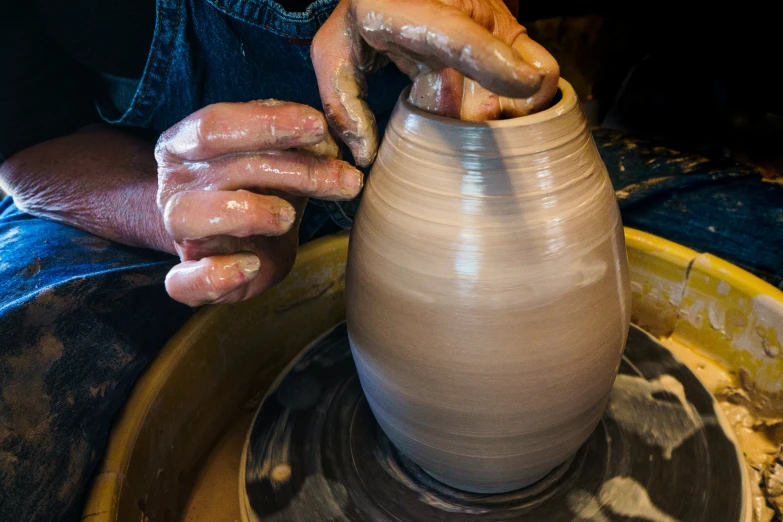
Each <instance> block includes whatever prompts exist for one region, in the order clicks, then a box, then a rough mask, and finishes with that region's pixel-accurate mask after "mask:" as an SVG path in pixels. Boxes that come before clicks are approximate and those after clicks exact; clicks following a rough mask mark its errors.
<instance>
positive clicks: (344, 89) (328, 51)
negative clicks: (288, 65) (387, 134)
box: [310, 1, 378, 167]
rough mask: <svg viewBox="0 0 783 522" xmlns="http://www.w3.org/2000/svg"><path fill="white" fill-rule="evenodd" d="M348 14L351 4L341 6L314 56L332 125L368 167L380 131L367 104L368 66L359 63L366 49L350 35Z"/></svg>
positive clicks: (312, 51)
mask: <svg viewBox="0 0 783 522" xmlns="http://www.w3.org/2000/svg"><path fill="white" fill-rule="evenodd" d="M347 11H348V4H347V2H345V1H342V2H340V3H339V4H338V5H337V7H336V8H335V10H334V11H333V12H332V15H331V16H330V17H329V19H328V20H327V21H326V23H324V25H323V26H322V27H321V29H320V30H319V31H318V33H316V35H315V38H314V39H313V44H312V47H311V49H310V56H311V58H312V62H313V68H314V69H315V75H316V78H317V79H318V90H319V91H320V94H321V101H322V103H323V106H324V115H325V116H326V119H327V121H328V122H329V125H330V126H331V127H332V128H333V129H334V130H335V132H336V133H337V135H338V136H339V137H340V139H341V140H342V141H343V142H344V143H345V144H346V145H347V146H348V148H350V149H351V154H353V157H354V159H355V160H356V164H357V165H359V166H360V167H367V166H369V165H370V164H371V163H372V162H373V160H374V159H375V154H376V152H377V151H378V129H377V126H376V124H375V116H373V113H372V111H371V110H370V107H369V106H368V105H367V102H366V97H367V78H366V76H365V73H364V70H366V69H367V67H365V66H364V64H357V63H355V60H356V57H358V56H361V55H362V52H363V49H361V47H362V46H361V44H360V43H359V42H355V41H354V40H353V39H352V37H351V36H350V35H351V34H352V31H350V29H349V28H348V26H347V16H346V15H347Z"/></svg>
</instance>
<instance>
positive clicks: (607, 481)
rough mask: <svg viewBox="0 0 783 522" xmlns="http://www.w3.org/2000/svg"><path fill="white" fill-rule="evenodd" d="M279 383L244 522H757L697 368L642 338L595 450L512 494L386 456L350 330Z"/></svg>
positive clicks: (261, 420) (262, 418)
mask: <svg viewBox="0 0 783 522" xmlns="http://www.w3.org/2000/svg"><path fill="white" fill-rule="evenodd" d="M281 375H282V379H278V381H277V382H279V385H277V386H273V387H272V388H270V390H269V393H268V394H267V395H266V396H265V398H264V400H263V401H262V403H261V406H260V407H259V409H258V412H257V415H256V418H255V420H254V421H253V426H252V428H251V430H250V431H249V432H248V438H247V443H246V444H245V447H244V452H245V453H244V455H245V457H244V459H243V465H242V467H241V468H240V473H239V476H240V481H241V486H240V488H241V491H242V493H243V495H242V498H241V505H242V507H243V509H244V513H246V515H247V516H246V518H245V520H247V521H249V522H250V521H252V522H280V521H283V520H285V521H288V522H300V521H301V522H314V521H324V522H326V521H335V520H341V521H345V522H349V521H351V522H354V521H355V522H365V521H369V520H372V521H373V522H393V521H394V522H397V521H406V522H441V521H444V522H445V521H448V522H473V521H476V522H478V521H482V522H485V521H488V520H494V521H500V520H503V521H507V522H541V521H547V522H573V521H574V520H578V521H588V520H593V521H596V522H610V521H611V522H615V521H619V520H635V521H648V522H750V518H749V516H748V515H750V510H749V508H748V506H749V505H750V502H749V501H750V488H749V485H748V482H747V473H745V468H744V463H743V461H742V457H741V453H740V448H739V446H738V444H737V443H736V440H735V438H734V436H733V434H732V433H731V428H730V427H729V425H728V422H726V421H725V418H724V417H725V416H724V415H723V414H722V413H721V412H720V409H719V407H718V405H717V403H716V402H715V401H714V400H713V398H712V396H710V394H709V392H707V390H706V389H705V388H704V386H703V385H702V384H701V383H700V382H699V380H698V379H697V378H696V377H695V376H694V375H693V373H692V372H691V371H690V370H689V369H688V367H687V366H685V365H683V364H682V363H681V362H679V361H678V360H676V359H675V358H674V357H673V356H672V355H671V352H669V351H668V350H667V349H666V348H665V347H663V346H662V345H661V344H659V343H658V342H656V340H655V339H654V338H653V337H651V336H650V335H648V334H646V333H645V332H643V331H642V330H640V329H638V328H637V327H635V326H631V328H630V331H629V334H628V342H627V345H626V349H625V351H624V354H623V358H622V362H621V364H620V368H619V375H618V377H617V379H616V380H615V385H614V387H613V389H612V393H611V394H610V398H609V406H608V407H607V409H606V412H605V414H604V416H603V418H602V419H601V422H599V424H598V426H597V427H596V429H595V430H593V432H592V434H591V435H590V436H589V438H588V440H587V442H586V443H585V444H584V445H582V447H581V448H580V449H579V450H578V451H577V452H576V454H575V455H574V456H573V457H571V458H569V459H568V460H566V461H565V462H564V463H563V464H561V465H559V466H557V467H556V468H555V469H554V470H553V471H552V472H551V473H549V474H548V475H547V476H546V477H544V478H543V479H542V480H539V481H538V482H536V483H535V484H533V485H531V486H528V487H526V488H523V489H520V490H515V491H511V492H508V493H500V494H489V495H487V494H480V493H471V492H467V491H464V490H458V489H454V488H452V487H450V486H448V485H446V484H443V483H442V482H439V481H437V480H435V479H434V478H433V477H432V476H431V475H430V474H428V473H427V472H426V471H424V470H422V469H421V467H419V466H418V465H417V464H416V463H414V462H413V461H412V460H411V459H409V458H408V457H406V456H405V454H403V453H401V452H400V451H399V450H398V449H397V448H396V447H395V446H394V445H392V444H391V442H390V441H389V439H388V438H387V437H386V436H385V434H384V432H383V430H381V428H380V427H379V426H378V424H377V423H376V422H375V416H374V415H373V413H372V412H371V411H370V408H369V405H368V403H367V400H366V397H365V394H364V392H363V391H362V388H361V385H360V383H359V378H358V374H357V371H356V366H355V364H354V361H353V358H352V354H351V349H350V346H349V342H348V332H347V329H346V328H345V324H344V323H343V324H340V325H338V326H337V327H335V328H334V329H333V330H331V331H330V332H329V333H328V334H327V335H325V336H322V337H321V338H320V339H319V340H318V341H316V342H315V343H314V344H313V345H311V346H310V347H308V348H307V349H306V350H305V351H304V352H303V353H302V355H301V358H299V359H298V360H297V362H296V364H294V365H293V366H289V369H287V370H284V371H283V373H282V374H281ZM635 408H638V410H635ZM694 427H696V428H694ZM780 474H781V477H783V469H781V471H780ZM243 516H244V514H243Z"/></svg>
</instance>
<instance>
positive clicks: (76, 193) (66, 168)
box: [0, 126, 175, 253]
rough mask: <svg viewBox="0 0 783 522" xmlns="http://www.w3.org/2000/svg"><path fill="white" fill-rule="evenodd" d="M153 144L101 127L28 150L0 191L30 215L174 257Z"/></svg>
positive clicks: (1, 175)
mask: <svg viewBox="0 0 783 522" xmlns="http://www.w3.org/2000/svg"><path fill="white" fill-rule="evenodd" d="M156 173H157V165H156V162H155V158H154V156H153V145H151V144H149V143H146V142H144V141H143V140H140V139H138V138H135V137H134V136H131V135H129V134H127V133H125V132H122V131H119V130H116V129H112V128H109V127H106V126H96V127H91V128H88V129H84V130H82V131H81V132H78V133H75V134H72V135H70V136H65V137H62V138H58V139H55V140H51V141H47V142H45V143H41V144H39V145H36V146H34V147H30V148H28V149H25V150H23V151H21V152H19V153H17V154H16V155H14V156H12V157H11V158H9V159H8V160H7V161H6V162H5V163H3V164H2V165H0V184H1V185H2V187H3V189H4V190H5V191H6V192H8V193H9V194H11V195H12V196H13V197H14V201H15V203H16V205H17V206H18V207H19V208H20V209H22V210H23V211H25V212H28V213H30V214H32V215H35V216H38V217H43V218H46V219H51V220H53V221H58V222H61V223H65V224H68V225H71V226H74V227H76V228H79V229H82V230H85V231H87V232H90V233H93V234H95V235H97V236H101V237H103V238H106V239H109V240H111V241H115V242H117V243H122V244H125V245H129V246H134V247H143V248H152V249H155V250H161V251H164V252H168V253H175V249H174V243H173V242H172V241H171V239H170V238H169V236H168V234H167V233H166V229H165V227H164V225H163V218H162V216H161V214H160V212H159V211H158V208H157V205H156V199H155V198H156V192H157V174H156Z"/></svg>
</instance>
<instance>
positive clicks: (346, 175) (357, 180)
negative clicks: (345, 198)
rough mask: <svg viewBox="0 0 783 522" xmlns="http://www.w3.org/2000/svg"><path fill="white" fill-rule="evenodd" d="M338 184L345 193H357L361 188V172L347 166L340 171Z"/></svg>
mask: <svg viewBox="0 0 783 522" xmlns="http://www.w3.org/2000/svg"><path fill="white" fill-rule="evenodd" d="M340 185H341V186H342V187H343V189H344V191H345V192H346V193H347V194H357V193H358V192H359V190H360V189H361V188H362V173H361V172H359V171H358V170H356V169H354V168H351V167H347V168H344V169H343V170H342V171H341V172H340Z"/></svg>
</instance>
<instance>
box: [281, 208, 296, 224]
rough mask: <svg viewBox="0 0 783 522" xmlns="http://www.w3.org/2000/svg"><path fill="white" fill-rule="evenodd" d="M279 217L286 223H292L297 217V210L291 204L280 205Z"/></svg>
mask: <svg viewBox="0 0 783 522" xmlns="http://www.w3.org/2000/svg"><path fill="white" fill-rule="evenodd" d="M277 219H278V220H280V223H282V224H284V225H290V224H291V223H293V222H294V220H295V219H296V210H294V208H293V207H289V206H284V207H280V210H279V211H278V212H277Z"/></svg>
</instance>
